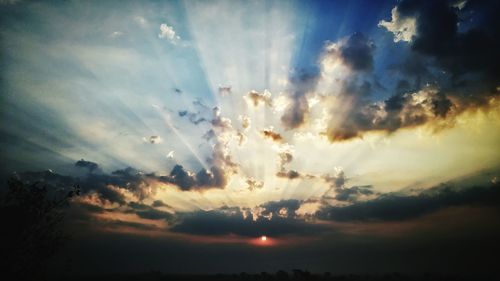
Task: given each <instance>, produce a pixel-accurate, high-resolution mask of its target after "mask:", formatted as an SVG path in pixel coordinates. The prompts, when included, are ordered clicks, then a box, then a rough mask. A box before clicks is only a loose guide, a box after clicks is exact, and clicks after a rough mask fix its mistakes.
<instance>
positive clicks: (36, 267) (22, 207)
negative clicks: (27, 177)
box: [0, 178, 80, 279]
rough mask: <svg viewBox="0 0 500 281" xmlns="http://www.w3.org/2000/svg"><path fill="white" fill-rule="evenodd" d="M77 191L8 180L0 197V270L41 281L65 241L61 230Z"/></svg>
mask: <svg viewBox="0 0 500 281" xmlns="http://www.w3.org/2000/svg"><path fill="white" fill-rule="evenodd" d="M79 193H80V188H79V187H78V186H74V187H72V188H71V190H69V191H68V189H59V190H54V189H50V190H49V189H48V188H47V185H43V184H40V183H38V182H36V183H33V184H25V183H23V182H22V181H20V180H19V179H16V178H11V179H9V180H8V182H7V190H5V191H4V192H2V193H1V195H0V222H1V224H2V226H1V229H2V230H1V231H0V252H1V254H0V255H1V256H2V258H1V262H0V270H1V272H2V273H3V274H6V275H7V276H16V279H28V278H29V279H32V278H42V277H43V276H44V274H45V266H46V262H47V261H48V259H49V258H50V257H52V256H53V255H54V254H55V253H56V252H57V250H59V249H60V248H61V246H62V244H63V242H64V241H65V240H66V239H67V238H68V236H67V235H66V234H65V233H64V231H63V230H62V227H61V223H62V222H63V219H64V216H65V211H66V210H65V209H66V208H67V207H68V206H69V200H70V199H71V198H72V197H73V196H75V195H79Z"/></svg>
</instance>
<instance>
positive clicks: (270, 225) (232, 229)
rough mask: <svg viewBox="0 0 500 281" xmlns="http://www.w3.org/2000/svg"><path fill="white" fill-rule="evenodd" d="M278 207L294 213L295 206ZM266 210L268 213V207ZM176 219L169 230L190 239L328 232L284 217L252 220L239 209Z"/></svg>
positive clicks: (194, 214) (186, 215) (185, 215)
mask: <svg viewBox="0 0 500 281" xmlns="http://www.w3.org/2000/svg"><path fill="white" fill-rule="evenodd" d="M280 206H283V207H284V208H286V207H289V208H290V209H291V210H292V211H295V210H296V209H294V208H295V205H293V204H291V205H290V203H283V204H282V205H280ZM270 208H271V209H272V207H270ZM273 210H274V209H273ZM268 213H270V211H268ZM179 219H180V222H179V223H178V224H176V225H174V226H173V227H172V228H171V229H170V230H171V231H173V232H180V233H187V234H194V235H229V234H234V235H241V236H247V237H260V236H261V235H269V236H273V237H278V236H283V235H314V234H318V233H322V232H325V231H327V230H328V229H329V228H328V227H325V226H323V225H318V224H314V223H308V222H306V221H304V220H301V219H297V218H292V217H291V216H290V217H288V216H284V215H282V216H273V217H272V218H270V219H268V218H266V217H261V216H259V217H258V218H257V219H256V220H253V218H252V215H251V214H247V216H245V215H244V212H243V211H241V210H240V209H239V208H221V209H217V210H212V211H198V212H192V213H184V214H179Z"/></svg>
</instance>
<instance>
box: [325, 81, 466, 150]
mask: <svg viewBox="0 0 500 281" xmlns="http://www.w3.org/2000/svg"><path fill="white" fill-rule="evenodd" d="M454 107H455V105H454V104H453V103H452V101H451V100H450V99H449V98H448V97H447V96H446V95H445V94H444V93H442V92H440V91H436V90H434V89H431V88H428V89H423V90H421V91H419V92H416V93H406V94H396V95H394V96H391V97H390V98H388V99H387V100H385V101H383V102H378V103H368V102H358V103H356V104H355V105H354V106H353V107H352V108H351V110H348V111H347V112H346V113H345V116H344V117H343V118H342V122H338V121H337V120H332V121H331V122H330V123H329V125H328V128H327V132H326V135H327V136H328V138H329V139H330V140H331V141H341V140H347V139H351V138H354V137H359V136H361V135H362V134H363V133H365V132H368V131H385V132H394V131H396V130H398V129H400V128H408V127H415V126H419V125H424V124H427V123H430V122H436V121H439V120H444V119H445V118H447V117H448V116H449V112H450V111H451V110H452V108H454ZM456 113H457V112H455V114H456Z"/></svg>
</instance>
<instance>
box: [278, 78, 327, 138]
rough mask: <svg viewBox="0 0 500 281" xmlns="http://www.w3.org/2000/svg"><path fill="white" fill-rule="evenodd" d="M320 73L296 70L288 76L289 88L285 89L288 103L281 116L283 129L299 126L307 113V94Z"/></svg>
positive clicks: (316, 82) (316, 81) (313, 86)
mask: <svg viewBox="0 0 500 281" xmlns="http://www.w3.org/2000/svg"><path fill="white" fill-rule="evenodd" d="M319 77H320V73H319V71H317V70H305V69H302V70H298V71H295V72H293V73H292V75H291V76H290V78H289V82H290V85H291V86H290V89H288V90H287V92H288V96H289V101H290V103H289V104H288V106H287V107H286V108H285V111H284V112H283V115H282V116H281V123H282V125H283V126H284V127H285V129H295V128H298V127H300V126H301V125H302V124H304V122H305V121H306V120H307V117H308V115H309V103H308V102H307V94H308V93H310V92H312V91H314V89H315V88H316V85H317V84H318V80H319Z"/></svg>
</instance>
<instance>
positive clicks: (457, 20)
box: [396, 0, 500, 99]
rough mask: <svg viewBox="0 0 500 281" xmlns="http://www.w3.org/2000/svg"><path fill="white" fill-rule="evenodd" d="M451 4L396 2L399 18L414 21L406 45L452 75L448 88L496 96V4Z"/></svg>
mask: <svg viewBox="0 0 500 281" xmlns="http://www.w3.org/2000/svg"><path fill="white" fill-rule="evenodd" d="M453 4H455V3H454V1H444V0H439V1H419V0H405V1H401V2H399V3H398V5H397V6H396V9H397V11H398V12H399V14H400V17H402V18H414V19H415V20H416V34H415V36H414V37H413V40H412V41H411V42H410V46H411V48H412V50H413V51H414V52H415V53H418V54H421V55H424V56H428V57H430V58H433V59H435V61H436V63H437V66H438V67H440V68H442V69H443V70H445V71H447V72H449V73H450V74H451V75H452V77H451V78H452V81H451V85H450V86H449V87H451V89H453V90H455V91H459V93H460V94H462V95H465V93H467V94H468V95H470V91H471V90H475V91H474V93H473V95H474V96H476V97H475V98H477V99H481V98H482V96H483V95H491V94H497V92H498V91H497V90H496V87H497V86H498V82H499V77H500V65H499V64H498V61H500V53H499V52H498V50H499V49H500V30H499V29H498V26H500V19H499V17H498V10H499V8H500V3H499V2H498V1H474V0H472V1H467V2H466V3H465V5H464V7H463V8H462V9H458V8H456V6H454V5H453Z"/></svg>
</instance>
